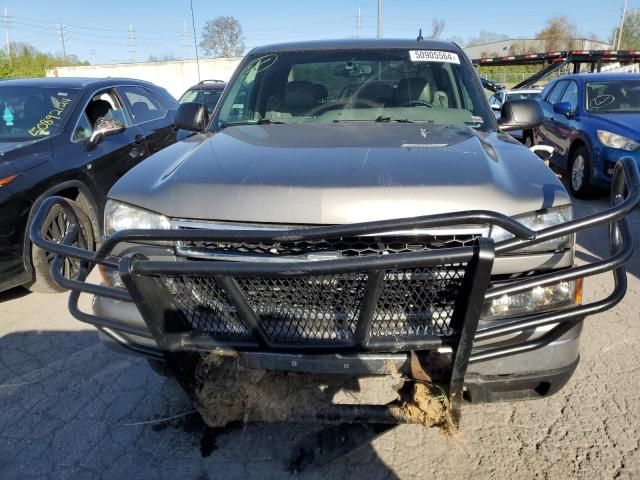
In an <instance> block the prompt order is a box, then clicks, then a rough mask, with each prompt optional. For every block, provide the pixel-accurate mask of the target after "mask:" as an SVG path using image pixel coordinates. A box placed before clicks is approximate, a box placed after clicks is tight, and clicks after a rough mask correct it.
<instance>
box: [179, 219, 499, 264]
mask: <svg viewBox="0 0 640 480" xmlns="http://www.w3.org/2000/svg"><path fill="white" fill-rule="evenodd" d="M207 227H210V228H225V227H226V228H229V229H234V230H237V229H239V230H242V229H248V228H253V229H261V228H268V227H265V226H264V225H259V226H244V225H233V224H215V223H197V222H192V221H180V220H177V221H174V222H173V228H176V229H194V228H207ZM291 228H293V227H291ZM487 234H488V229H487V228H482V227H465V226H462V227H460V228H448V229H430V230H428V231H426V230H425V231H422V232H413V231H407V232H390V233H389V234H383V235H376V236H359V237H341V238H324V239H319V240H303V241H295V242H277V243H247V242H240V243H231V242H179V243H178V245H177V252H178V253H179V254H180V255H183V256H185V257H190V258H206V259H215V258H218V259H220V260H225V259H226V260H235V261H242V260H243V259H246V260H247V261H255V260H257V259H258V258H262V259H264V260H268V259H272V260H278V259H281V260H283V261H284V260H287V259H289V260H294V259H296V257H297V258H298V259H299V260H306V259H307V258H306V257H307V256H309V255H311V256H314V255H315V256H322V255H323V254H331V255H333V256H334V257H333V258H335V257H337V258H343V257H365V256H374V255H388V254H391V253H409V252H419V251H425V250H434V249H441V248H452V247H466V246H470V245H472V244H473V242H474V241H475V240H476V239H477V238H478V237H480V236H483V235H484V236H486V235H487ZM326 258H331V256H327V257H326Z"/></svg>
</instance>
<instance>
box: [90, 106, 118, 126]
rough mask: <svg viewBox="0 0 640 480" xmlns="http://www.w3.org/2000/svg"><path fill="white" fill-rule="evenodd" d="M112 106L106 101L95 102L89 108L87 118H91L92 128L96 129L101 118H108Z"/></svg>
mask: <svg viewBox="0 0 640 480" xmlns="http://www.w3.org/2000/svg"><path fill="white" fill-rule="evenodd" d="M111 110H112V109H111V104H110V103H109V102H107V101H106V100H94V101H92V102H91V103H90V104H89V106H88V107H87V110H86V112H87V117H89V122H91V126H92V127H93V128H95V126H96V121H97V120H98V119H99V118H100V117H106V116H107V114H108V113H109V112H110V111H111Z"/></svg>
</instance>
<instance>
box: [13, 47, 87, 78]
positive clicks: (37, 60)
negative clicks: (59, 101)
mask: <svg viewBox="0 0 640 480" xmlns="http://www.w3.org/2000/svg"><path fill="white" fill-rule="evenodd" d="M74 65H89V62H84V61H80V60H79V59H78V57H76V56H75V55H67V57H66V58H62V57H61V56H57V55H51V54H49V53H42V52H39V51H38V50H36V49H35V48H33V47H32V46H31V45H28V44H26V43H12V44H11V56H7V52H6V51H5V50H0V78H26V77H44V76H45V74H46V71H47V70H48V69H51V68H55V67H69V66H74Z"/></svg>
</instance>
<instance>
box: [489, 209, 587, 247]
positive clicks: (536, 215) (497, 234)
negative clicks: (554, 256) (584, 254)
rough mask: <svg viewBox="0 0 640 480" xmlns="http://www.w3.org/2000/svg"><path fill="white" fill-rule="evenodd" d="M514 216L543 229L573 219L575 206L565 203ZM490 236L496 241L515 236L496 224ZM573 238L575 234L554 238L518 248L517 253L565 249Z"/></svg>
mask: <svg viewBox="0 0 640 480" xmlns="http://www.w3.org/2000/svg"><path fill="white" fill-rule="evenodd" d="M513 218H514V220H517V221H518V222H520V223H522V224H523V225H525V226H527V227H529V228H530V229H532V230H536V231H537V230H543V229H545V228H548V227H552V226H554V225H559V224H561V223H566V222H568V221H570V220H573V207H572V206H571V205H563V206H561V207H553V208H547V209H545V210H537V211H535V212H531V213H527V214H524V215H517V216H515V217H513ZM489 236H490V237H491V238H493V240H494V241H495V242H496V243H497V242H501V241H503V240H508V239H511V238H513V237H514V235H513V234H512V233H509V232H508V231H506V230H505V229H503V228H501V227H498V226H496V225H494V226H492V227H491V232H490V234H489ZM573 239H574V235H566V236H564V237H558V238H553V239H551V240H547V241H545V242H541V243H536V244H534V245H530V246H528V247H524V248H521V249H519V250H517V251H516V253H520V252H550V251H556V250H564V249H566V248H569V247H571V246H572V245H573Z"/></svg>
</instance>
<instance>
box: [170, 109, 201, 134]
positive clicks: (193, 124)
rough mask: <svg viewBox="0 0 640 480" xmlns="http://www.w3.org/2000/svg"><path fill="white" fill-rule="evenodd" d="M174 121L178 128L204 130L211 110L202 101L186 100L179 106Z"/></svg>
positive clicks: (195, 130) (193, 130) (192, 130)
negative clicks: (208, 110)
mask: <svg viewBox="0 0 640 480" xmlns="http://www.w3.org/2000/svg"><path fill="white" fill-rule="evenodd" d="M174 123H175V126H176V128H177V129H181V130H188V131H190V132H204V129H205V128H206V127H207V123H209V112H207V107H206V106H205V105H202V104H201V103H195V102H184V103H181V104H180V106H179V107H178V111H177V112H176V117H175V121H174Z"/></svg>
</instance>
